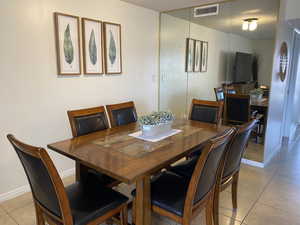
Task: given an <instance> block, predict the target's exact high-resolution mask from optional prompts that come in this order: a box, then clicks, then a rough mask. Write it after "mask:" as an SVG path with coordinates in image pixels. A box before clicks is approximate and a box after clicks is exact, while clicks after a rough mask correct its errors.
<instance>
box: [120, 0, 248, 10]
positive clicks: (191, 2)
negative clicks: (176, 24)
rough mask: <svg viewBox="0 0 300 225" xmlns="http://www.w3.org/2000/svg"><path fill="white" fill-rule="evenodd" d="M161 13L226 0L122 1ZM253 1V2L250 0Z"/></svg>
mask: <svg viewBox="0 0 300 225" xmlns="http://www.w3.org/2000/svg"><path fill="white" fill-rule="evenodd" d="M121 1H124V2H129V3H132V4H135V5H139V6H142V7H145V8H148V9H153V10H156V11H159V12H163V11H169V10H173V9H182V8H188V7H193V6H199V5H203V4H210V3H215V2H222V1H224V0H121ZM250 1H252V0H250Z"/></svg>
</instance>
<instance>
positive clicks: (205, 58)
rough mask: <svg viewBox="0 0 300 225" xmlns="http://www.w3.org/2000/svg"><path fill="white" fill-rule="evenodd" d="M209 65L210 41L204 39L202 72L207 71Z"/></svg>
mask: <svg viewBox="0 0 300 225" xmlns="http://www.w3.org/2000/svg"><path fill="white" fill-rule="evenodd" d="M207 65H208V42H207V41H202V47H201V70H200V72H207Z"/></svg>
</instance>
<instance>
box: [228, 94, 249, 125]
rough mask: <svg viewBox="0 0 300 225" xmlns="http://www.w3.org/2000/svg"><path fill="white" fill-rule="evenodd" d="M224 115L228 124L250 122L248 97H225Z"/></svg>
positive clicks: (234, 95) (230, 95) (231, 95)
mask: <svg viewBox="0 0 300 225" xmlns="http://www.w3.org/2000/svg"><path fill="white" fill-rule="evenodd" d="M225 115H226V120H227V121H228V122H237V123H247V122H249V121H250V115H251V109H250V96H249V95H237V94H227V95H225Z"/></svg>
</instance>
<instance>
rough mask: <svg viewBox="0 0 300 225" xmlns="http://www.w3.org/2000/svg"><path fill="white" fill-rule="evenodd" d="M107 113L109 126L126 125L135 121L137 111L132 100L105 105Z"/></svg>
mask: <svg viewBox="0 0 300 225" xmlns="http://www.w3.org/2000/svg"><path fill="white" fill-rule="evenodd" d="M106 109H107V113H108V115H109V121H110V125H111V127H116V126H121V125H126V124H129V123H134V122H136V121H137V119H138V118H137V113H136V110H135V106H134V102H132V101H131V102H124V103H120V104H114V105H107V106H106Z"/></svg>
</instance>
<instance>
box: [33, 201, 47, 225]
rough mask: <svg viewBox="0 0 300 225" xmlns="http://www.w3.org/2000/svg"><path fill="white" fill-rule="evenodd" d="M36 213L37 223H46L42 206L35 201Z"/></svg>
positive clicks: (42, 224)
mask: <svg viewBox="0 0 300 225" xmlns="http://www.w3.org/2000/svg"><path fill="white" fill-rule="evenodd" d="M34 205H35V213H36V224H37V225H45V219H44V216H43V213H42V210H41V209H40V207H39V206H38V205H37V204H36V203H35V204H34Z"/></svg>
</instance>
